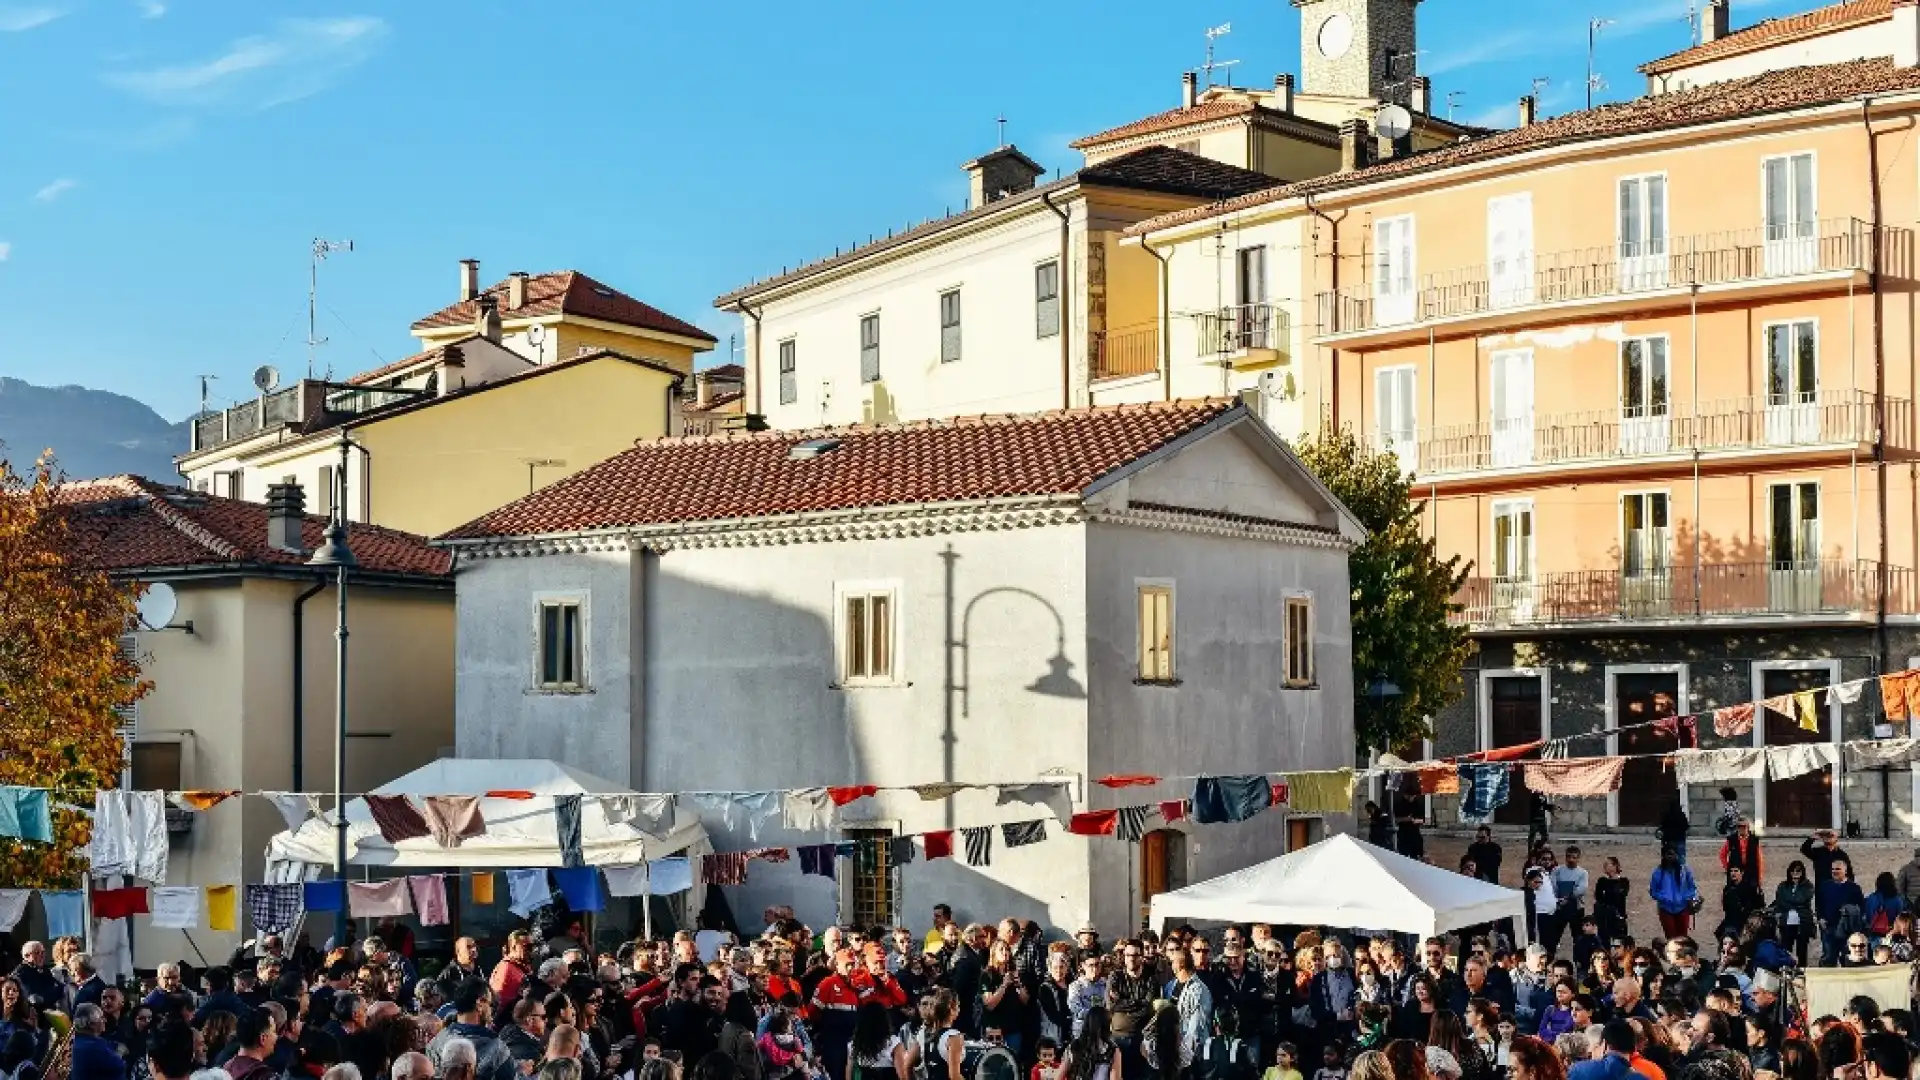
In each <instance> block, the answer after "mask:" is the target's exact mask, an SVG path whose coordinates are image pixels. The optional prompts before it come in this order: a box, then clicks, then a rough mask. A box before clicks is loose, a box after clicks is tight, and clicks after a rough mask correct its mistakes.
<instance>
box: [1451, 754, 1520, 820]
mask: <svg viewBox="0 0 1920 1080" xmlns="http://www.w3.org/2000/svg"><path fill="white" fill-rule="evenodd" d="M1457 768H1458V769H1459V773H1460V820H1461V822H1462V823H1464V824H1467V825H1485V824H1486V823H1487V822H1489V821H1492V820H1493V812H1494V811H1495V810H1498V809H1500V808H1501V807H1503V806H1505V805H1507V800H1508V799H1509V798H1511V797H1512V792H1513V775H1512V774H1513V769H1512V767H1511V766H1509V765H1506V764H1499V763H1492V764H1490V763H1487V762H1478V761H1473V762H1468V761H1463V762H1461V763H1460V764H1459V765H1458V766H1457Z"/></svg>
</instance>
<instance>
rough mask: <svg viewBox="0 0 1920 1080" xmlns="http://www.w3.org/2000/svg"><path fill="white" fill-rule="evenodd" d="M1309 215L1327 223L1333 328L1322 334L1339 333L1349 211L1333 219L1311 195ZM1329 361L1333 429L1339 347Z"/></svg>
mask: <svg viewBox="0 0 1920 1080" xmlns="http://www.w3.org/2000/svg"><path fill="white" fill-rule="evenodd" d="M1307 213H1309V214H1312V215H1313V216H1314V217H1317V218H1319V219H1320V220H1321V221H1324V222H1326V223H1327V244H1328V249H1327V256H1328V258H1329V260H1330V266H1331V268H1330V269H1329V270H1328V280H1327V289H1328V292H1327V295H1328V296H1330V297H1332V298H1333V300H1332V305H1331V307H1332V315H1333V326H1332V327H1321V333H1337V332H1338V331H1339V330H1340V223H1341V222H1342V221H1345V220H1346V219H1347V214H1348V213H1349V211H1346V210H1342V211H1340V216H1339V217H1337V218H1335V217H1331V216H1329V215H1327V214H1326V213H1325V212H1323V211H1322V210H1321V209H1320V208H1319V207H1317V206H1315V205H1313V195H1312V194H1311V193H1309V194H1308V195H1307ZM1327 361H1328V376H1329V378H1328V379H1327V382H1328V383H1330V384H1331V386H1332V389H1331V394H1332V397H1333V401H1332V406H1333V415H1332V416H1331V417H1329V418H1328V424H1327V426H1329V427H1332V426H1335V425H1338V424H1339V423H1340V350H1339V349H1338V348H1337V347H1336V348H1333V349H1331V350H1329V352H1328V356H1327Z"/></svg>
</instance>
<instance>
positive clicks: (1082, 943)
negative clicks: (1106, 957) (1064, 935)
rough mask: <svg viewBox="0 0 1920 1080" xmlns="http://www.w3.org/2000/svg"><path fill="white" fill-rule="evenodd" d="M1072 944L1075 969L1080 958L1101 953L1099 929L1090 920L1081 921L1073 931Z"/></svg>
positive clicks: (1078, 965) (1078, 964) (1078, 966)
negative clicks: (1078, 926)
mask: <svg viewBox="0 0 1920 1080" xmlns="http://www.w3.org/2000/svg"><path fill="white" fill-rule="evenodd" d="M1073 946H1074V948H1073V966H1074V970H1076V971H1077V970H1079V968H1080V961H1081V960H1083V959H1085V958H1086V957H1088V956H1099V955H1101V948H1100V929H1099V928H1098V927H1096V926H1094V925H1093V924H1092V923H1091V922H1083V923H1081V924H1080V929H1078V930H1075V931H1074V932H1073Z"/></svg>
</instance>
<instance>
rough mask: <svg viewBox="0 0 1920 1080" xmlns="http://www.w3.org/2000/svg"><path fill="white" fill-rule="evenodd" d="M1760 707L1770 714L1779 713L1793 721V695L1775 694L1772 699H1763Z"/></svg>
mask: <svg viewBox="0 0 1920 1080" xmlns="http://www.w3.org/2000/svg"><path fill="white" fill-rule="evenodd" d="M1760 707H1761V708H1763V709H1765V710H1767V711H1768V712H1774V713H1779V714H1780V715H1781V716H1784V717H1786V718H1787V719H1789V720H1791V719H1793V695H1792V694H1775V695H1774V696H1772V697H1770V698H1761V699H1760Z"/></svg>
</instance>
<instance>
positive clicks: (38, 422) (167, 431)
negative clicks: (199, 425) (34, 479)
mask: <svg viewBox="0 0 1920 1080" xmlns="http://www.w3.org/2000/svg"><path fill="white" fill-rule="evenodd" d="M47 449H52V450H53V452H54V457H55V461H56V463H57V465H58V466H59V468H60V471H61V472H62V473H64V474H65V475H66V477H67V478H68V479H72V480H79V479H87V478H91V477H96V476H112V475H115V474H118V473H135V474H138V475H140V476H145V477H148V478H150V479H153V480H159V481H162V482H175V483H177V482H179V478H180V476H179V473H178V472H177V471H176V470H175V469H174V467H173V456H174V455H175V454H179V453H183V452H185V451H186V449H187V421H185V420H182V421H180V422H178V423H170V422H168V421H167V419H166V418H165V417H163V416H161V415H160V414H159V413H157V412H154V411H153V409H152V408H151V407H149V406H148V405H146V404H145V403H143V402H140V401H135V400H134V399H133V398H130V397H127V396H126V395H124V394H115V393H112V392H110V391H106V390H92V389H89V388H87V387H84V386H35V385H33V384H32V383H29V382H23V381H21V380H19V379H9V378H0V458H6V459H7V460H9V461H11V462H12V464H13V470H14V472H16V473H25V472H26V471H27V470H28V469H30V468H32V466H33V461H34V459H35V458H37V457H39V456H40V453H41V451H43V450H47Z"/></svg>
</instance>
